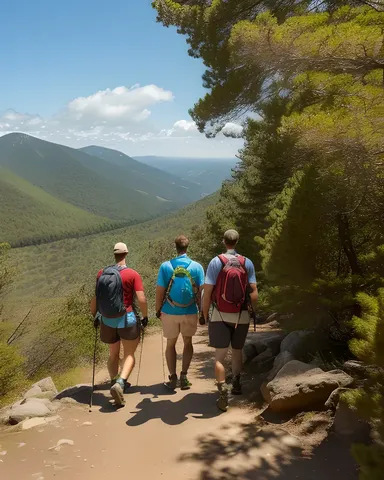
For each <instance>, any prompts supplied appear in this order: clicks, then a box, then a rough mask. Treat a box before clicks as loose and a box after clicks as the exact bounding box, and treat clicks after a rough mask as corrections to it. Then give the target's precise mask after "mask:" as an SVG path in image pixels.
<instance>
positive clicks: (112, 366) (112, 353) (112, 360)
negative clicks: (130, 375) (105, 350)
mask: <svg viewBox="0 0 384 480" xmlns="http://www.w3.org/2000/svg"><path fill="white" fill-rule="evenodd" d="M119 354H120V340H119V341H118V342H116V343H112V344H110V345H109V357H108V362H107V368H108V373H109V376H110V378H111V380H113V379H114V378H116V376H117V374H118V373H119Z"/></svg>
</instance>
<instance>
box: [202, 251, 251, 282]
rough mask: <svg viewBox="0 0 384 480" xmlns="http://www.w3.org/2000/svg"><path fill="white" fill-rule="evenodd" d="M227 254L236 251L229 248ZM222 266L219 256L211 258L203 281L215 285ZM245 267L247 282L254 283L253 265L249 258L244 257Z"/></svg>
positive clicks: (232, 253)
mask: <svg viewBox="0 0 384 480" xmlns="http://www.w3.org/2000/svg"><path fill="white" fill-rule="evenodd" d="M227 254H228V255H235V254H236V252H235V251H234V250H229V251H228V252H227ZM222 268H223V264H222V263H221V261H220V258H219V257H215V258H213V259H212V260H211V261H210V263H209V265H208V269H207V274H206V277H205V283H206V284H207V285H216V282H217V277H218V276H219V273H220V272H221V270H222ZM245 269H246V270H247V273H248V282H249V283H256V273H255V266H254V265H253V263H252V261H251V260H249V258H246V259H245Z"/></svg>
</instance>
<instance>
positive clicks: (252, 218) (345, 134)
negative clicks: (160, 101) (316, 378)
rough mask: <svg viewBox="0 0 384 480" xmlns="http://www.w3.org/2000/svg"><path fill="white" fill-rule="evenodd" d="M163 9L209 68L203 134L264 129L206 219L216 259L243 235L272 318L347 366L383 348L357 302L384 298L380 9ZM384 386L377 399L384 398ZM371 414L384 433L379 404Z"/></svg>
mask: <svg viewBox="0 0 384 480" xmlns="http://www.w3.org/2000/svg"><path fill="white" fill-rule="evenodd" d="M154 6H155V8H157V10H158V19H159V21H161V22H162V23H163V24H164V25H166V26H170V25H174V26H176V27H177V28H178V32H179V33H181V34H184V35H186V39H187V42H188V44H189V47H190V50H189V53H190V55H191V56H193V57H200V58H202V59H203V61H204V64H205V65H206V67H207V70H206V72H205V74H204V76H203V82H204V87H205V88H207V90H208V93H207V94H206V96H205V97H204V98H202V99H201V100H199V101H198V102H197V103H196V105H195V106H194V107H193V109H192V110H191V115H192V117H193V119H194V120H195V121H196V123H197V125H198V127H199V129H200V131H202V132H206V133H208V134H210V135H212V131H213V132H217V131H220V128H222V127H223V126H224V125H225V122H227V121H233V120H236V119H242V120H244V118H245V117H246V116H250V117H251V118H253V119H254V118H256V115H259V116H260V117H261V120H252V119H249V120H248V123H247V128H246V131H245V140H246V143H245V147H244V149H243V150H242V152H241V155H240V156H241V162H240V163H239V167H238V169H237V171H236V172H235V175H234V179H233V180H232V181H231V182H228V183H227V184H226V185H225V186H224V187H223V189H222V190H221V194H220V199H219V202H218V203H217V204H216V205H215V206H214V207H212V208H211V209H210V211H209V213H208V220H207V222H206V225H205V235H202V237H204V240H203V241H202V246H203V249H204V250H205V253H206V257H207V258H208V257H210V256H211V255H212V254H213V253H214V252H217V251H218V250H219V249H220V240H221V235H222V231H223V230H224V229H225V228H227V227H229V226H235V227H236V228H237V229H238V230H239V231H240V234H241V236H242V245H241V248H242V252H244V253H245V254H246V255H249V256H250V257H251V258H253V259H254V260H255V262H256V264H257V268H258V270H259V284H260V287H261V291H262V296H263V301H264V304H265V305H269V306H270V307H272V308H273V309H274V310H277V311H280V312H284V313H287V314H290V315H292V314H293V316H292V322H294V323H295V325H300V326H301V327H303V328H311V329H315V330H317V331H318V332H319V333H325V334H326V335H327V336H328V337H329V338H331V339H332V341H333V342H334V344H333V345H334V346H333V348H334V349H335V351H334V353H335V354H336V355H337V349H338V348H339V349H341V350H342V349H346V347H347V344H348V341H349V340H350V339H351V338H352V337H353V336H357V337H358V338H362V339H364V340H362V342H363V343H364V342H367V340H366V339H367V338H368V337H369V339H370V341H371V342H373V343H374V344H375V347H374V348H378V344H376V343H375V340H374V339H375V335H379V334H380V333H379V332H380V331H382V328H379V327H378V326H377V325H378V324H379V323H380V322H381V323H382V322H383V321H384V318H383V315H382V310H379V307H378V306H377V304H378V303H377V302H376V307H373V305H374V304H375V303H374V302H375V300H372V301H371V302H372V303H371V305H372V307H371V309H369V308H367V309H366V310H367V312H369V311H371V313H372V315H375V317H374V318H375V321H372V322H371V323H370V324H366V325H365V326H363V325H364V321H363V320H360V321H359V320H358V318H360V316H361V315H362V312H361V301H359V300H360V299H365V298H366V297H362V295H363V293H358V292H364V295H367V294H369V295H372V296H373V297H374V296H375V295H377V292H378V289H379V288H380V287H382V286H383V285H384V223H383V218H384V167H383V165H384V88H383V72H384V48H383V45H384V38H383V31H384V8H383V2H381V1H372V2H371V1H353V2H350V1H342V0H340V1H321V2H320V1H318V2H313V1H296V2H292V1H289V0H283V1H281V2H271V1H257V2H255V1H252V0H242V1H240V0H227V1H220V0H218V1H214V2H210V1H204V0H195V1H194V0H190V1H182V0H180V1H177V0H175V1H172V0H157V1H155V2H154ZM380 298H382V295H381V297H380ZM366 304H367V301H366V300H364V306H366ZM381 308H382V307H381ZM363 315H369V313H366V312H363ZM353 317H354V323H353V324H351V319H352V318H353ZM363 318H366V317H364V316H363ZM377 340H379V339H378V337H377ZM352 351H353V352H356V348H354V349H353V348H352ZM364 358H367V357H364ZM371 358H374V357H371ZM379 383H380V381H378V380H377V379H376V380H374V381H373V387H372V386H371V390H370V395H372V391H375V392H376V394H377V395H378V396H379V397H377V398H380V395H381V394H382V391H380V389H379V388H378V386H379ZM379 404H380V405H381V406H380V407H378V405H379ZM370 414H371V415H372V417H373V418H374V421H379V420H380V421H384V410H383V409H382V402H381V403H380V401H378V402H377V403H376V407H374V408H373V407H372V408H371V410H370ZM375 448H376V447H375ZM380 448H382V447H380ZM380 448H379V447H377V449H376V450H374V451H372V452H371V453H370V454H369V455H368V454H367V453H366V454H365V457H364V458H362V457H361V456H360V458H359V459H360V460H361V461H362V463H364V466H365V468H367V469H368V470H366V473H367V476H364V477H362V478H364V479H365V478H379V477H378V476H374V473H373V472H375V474H378V472H380V471H382V467H383V465H384V452H383V450H380ZM369 462H370V463H369ZM380 462H381V463H380ZM380 465H381V470H380ZM368 467H369V468H371V470H370V469H369V468H368ZM370 475H371V476H370Z"/></svg>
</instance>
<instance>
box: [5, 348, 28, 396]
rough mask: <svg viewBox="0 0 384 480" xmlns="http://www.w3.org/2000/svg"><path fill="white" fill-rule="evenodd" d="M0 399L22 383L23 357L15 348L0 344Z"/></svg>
mask: <svg viewBox="0 0 384 480" xmlns="http://www.w3.org/2000/svg"><path fill="white" fill-rule="evenodd" d="M0 359H1V362H0V397H2V396H5V395H6V394H8V393H9V392H11V391H12V390H14V389H15V388H17V386H18V383H19V382H21V381H24V372H23V364H24V359H23V357H22V356H21V355H20V354H19V353H18V352H17V349H16V348H15V347H12V346H10V345H7V344H6V343H0Z"/></svg>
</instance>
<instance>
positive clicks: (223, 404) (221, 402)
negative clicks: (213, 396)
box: [216, 383, 229, 412]
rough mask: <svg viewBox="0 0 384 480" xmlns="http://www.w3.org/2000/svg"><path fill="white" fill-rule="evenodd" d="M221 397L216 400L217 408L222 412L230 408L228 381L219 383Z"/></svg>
mask: <svg viewBox="0 0 384 480" xmlns="http://www.w3.org/2000/svg"><path fill="white" fill-rule="evenodd" d="M217 388H218V390H219V398H218V399H217V401H216V405H217V408H218V409H219V410H221V411H222V412H226V411H227V410H228V389H229V388H228V385H227V384H226V383H218V384H217Z"/></svg>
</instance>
